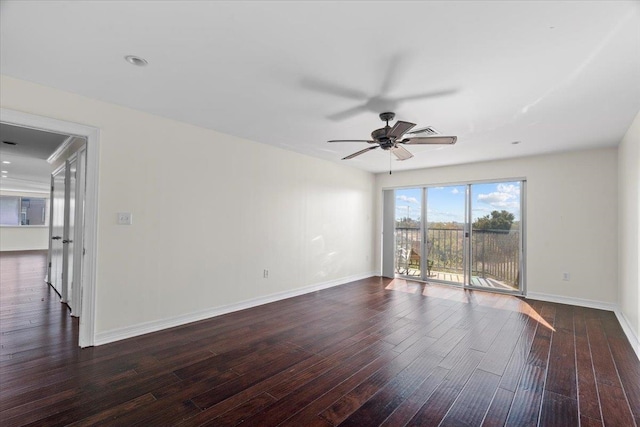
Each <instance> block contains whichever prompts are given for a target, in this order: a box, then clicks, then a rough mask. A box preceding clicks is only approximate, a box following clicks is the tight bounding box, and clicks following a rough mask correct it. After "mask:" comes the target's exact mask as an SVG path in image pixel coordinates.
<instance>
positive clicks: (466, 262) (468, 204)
mask: <svg viewBox="0 0 640 427" xmlns="http://www.w3.org/2000/svg"><path fill="white" fill-rule="evenodd" d="M503 182H519V183H520V239H519V242H518V252H519V253H518V269H519V275H518V290H514V291H509V290H502V289H498V288H490V289H488V288H483V287H480V286H473V285H471V277H472V275H471V260H472V255H473V248H472V245H471V242H472V241H473V240H472V239H473V226H472V224H473V221H472V219H473V218H472V216H473V212H472V202H473V201H472V200H471V199H472V194H471V186H472V185H474V184H492V183H503ZM463 185H464V186H465V208H464V209H465V213H464V221H465V223H464V231H463V236H464V241H463V242H464V244H463V253H464V255H463V261H462V264H463V266H462V269H463V274H464V280H463V282H464V283H462V284H459V283H455V282H447V281H442V280H434V279H430V278H429V277H428V276H427V270H428V269H427V268H425V266H426V263H427V262H428V257H429V253H428V250H429V244H428V239H427V237H428V236H427V234H428V233H427V230H428V229H427V224H428V213H427V206H428V199H427V198H428V191H427V190H428V189H429V188H434V187H449V186H463ZM410 188H411V189H414V188H415V189H420V191H421V192H422V201H421V206H420V208H421V210H422V211H421V215H420V217H421V220H420V236H421V242H420V248H421V254H422V262H421V263H420V276H419V277H418V276H405V275H400V274H397V276H399V277H402V278H406V279H413V280H418V281H423V282H426V281H427V280H430V281H433V282H436V283H444V284H447V285H450V286H458V287H462V288H464V289H469V290H479V291H490V292H496V293H503V294H508V295H523V296H524V295H526V277H527V275H526V262H525V261H526V247H527V245H526V228H527V227H526V222H527V220H526V210H527V202H526V199H527V197H526V195H527V180H526V178H523V177H516V178H498V179H486V180H474V181H463V182H448V183H431V184H422V185H412V186H402V187H391V188H383V193H384V192H387V191H390V190H391V191H392V192H393V194H394V197H393V202H394V208H393V209H391V210H390V209H387V208H386V207H383V212H384V213H385V215H383V223H385V224H387V228H388V227H389V225H390V223H393V224H394V226H395V191H396V190H402V189H410ZM384 194H387V197H386V198H385V199H384V201H385V203H386V202H387V201H388V199H389V197H388V195H389V193H384ZM390 212H393V218H392V219H390V218H388V214H389V213H390ZM394 234H395V232H394ZM394 247H395V245H394ZM386 254H388V255H387V256H389V255H390V252H389V251H387V252H386ZM393 257H394V258H393V260H394V271H395V259H396V256H395V253H394V255H393ZM385 261H387V265H388V260H385V257H384V256H383V264H384V263H385Z"/></svg>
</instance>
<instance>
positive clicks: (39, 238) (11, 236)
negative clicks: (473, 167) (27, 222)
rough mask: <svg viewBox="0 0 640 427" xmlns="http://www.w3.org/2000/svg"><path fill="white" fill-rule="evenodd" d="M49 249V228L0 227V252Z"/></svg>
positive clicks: (36, 226) (37, 226) (35, 226)
mask: <svg viewBox="0 0 640 427" xmlns="http://www.w3.org/2000/svg"><path fill="white" fill-rule="evenodd" d="M36 249H38V250H41V249H49V227H47V226H39V225H34V226H28V227H27V226H23V227H21V226H15V227H14V226H6V225H3V226H1V227H0V252H4V251H31V250H36Z"/></svg>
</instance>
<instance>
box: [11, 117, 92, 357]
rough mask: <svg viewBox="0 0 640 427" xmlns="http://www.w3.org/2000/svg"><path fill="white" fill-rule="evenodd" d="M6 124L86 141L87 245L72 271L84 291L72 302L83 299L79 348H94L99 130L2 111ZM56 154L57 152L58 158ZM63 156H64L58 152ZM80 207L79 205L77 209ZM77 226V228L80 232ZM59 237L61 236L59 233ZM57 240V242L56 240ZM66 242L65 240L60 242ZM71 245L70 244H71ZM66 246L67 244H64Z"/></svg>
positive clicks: (78, 249)
mask: <svg viewBox="0 0 640 427" xmlns="http://www.w3.org/2000/svg"><path fill="white" fill-rule="evenodd" d="M0 114H1V116H2V123H7V124H10V125H14V126H21V127H24V128H31V129H37V130H42V131H48V132H56V133H61V134H66V135H72V136H76V137H79V138H82V139H83V140H85V141H86V149H85V153H84V156H85V157H84V159H85V165H84V166H85V167H86V173H85V174H84V179H85V185H84V188H85V197H84V203H83V206H82V207H83V209H84V215H83V223H82V231H83V236H84V237H83V245H78V244H75V245H74V249H73V250H74V252H75V253H78V252H79V253H81V257H80V258H77V259H79V260H80V262H79V263H73V266H72V271H78V268H79V267H80V266H81V274H80V275H79V276H76V277H77V279H78V280H77V281H76V280H74V283H75V282H78V284H80V283H81V286H82V292H78V291H76V289H78V288H77V287H76V286H74V287H72V288H71V292H70V293H71V295H70V298H71V301H73V299H74V297H75V298H79V301H80V302H79V304H78V305H79V306H80V309H79V311H80V313H79V314H80V320H79V334H78V345H79V346H80V347H89V346H93V345H94V342H95V305H96V302H95V295H96V252H97V212H98V210H97V203H98V198H97V194H98V165H99V152H100V149H99V138H98V135H99V134H98V129H97V128H93V127H90V126H85V125H80V124H77V123H72V122H66V121H62V120H57V119H52V118H48V117H43V116H37V115H33V114H28V113H23V112H20V111H14V110H9V109H4V108H1V109H0ZM55 154H56V153H54V155H55ZM58 154H59V155H61V154H62V153H58ZM77 205H78V204H76V207H77ZM77 228H78V227H77V224H76V227H75V228H74V233H75V230H77ZM52 235H53V234H52ZM56 235H57V234H56ZM56 240H57V239H56ZM60 240H64V239H60ZM67 243H68V242H67ZM63 244H64V243H63Z"/></svg>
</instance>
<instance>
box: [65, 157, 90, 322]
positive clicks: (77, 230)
mask: <svg viewBox="0 0 640 427" xmlns="http://www.w3.org/2000/svg"><path fill="white" fill-rule="evenodd" d="M86 162H87V151H86V150H85V149H83V150H81V151H79V152H78V156H77V162H75V166H76V167H75V169H76V172H75V178H74V180H73V182H74V185H75V196H74V201H73V203H74V205H75V206H74V210H72V211H70V213H71V215H72V216H73V219H71V222H70V228H71V229H73V233H69V237H70V238H71V239H73V242H72V243H71V244H70V245H69V256H71V257H72V258H71V259H72V263H71V265H70V266H69V275H70V277H71V278H72V280H71V296H70V298H69V302H70V305H69V306H70V307H71V315H72V316H75V317H79V316H80V310H81V298H80V296H81V295H82V292H81V290H82V289H81V285H82V257H83V256H84V233H83V231H84V193H85V170H86V164H87V163H86ZM71 224H73V225H71Z"/></svg>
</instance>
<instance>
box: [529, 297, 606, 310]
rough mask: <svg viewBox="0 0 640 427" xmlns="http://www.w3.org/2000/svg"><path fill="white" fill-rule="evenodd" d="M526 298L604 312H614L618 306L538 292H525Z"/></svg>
mask: <svg viewBox="0 0 640 427" xmlns="http://www.w3.org/2000/svg"><path fill="white" fill-rule="evenodd" d="M526 298H528V299H535V300H538V301H546V302H555V303H558V304H567V305H577V306H579V307H587V308H597V309H598V310H606V311H616V310H617V309H618V304H614V303H612V302H603V301H596V300H591V299H582V298H573V297H563V296H561V295H553V294H543V293H540V292H527V295H526Z"/></svg>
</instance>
